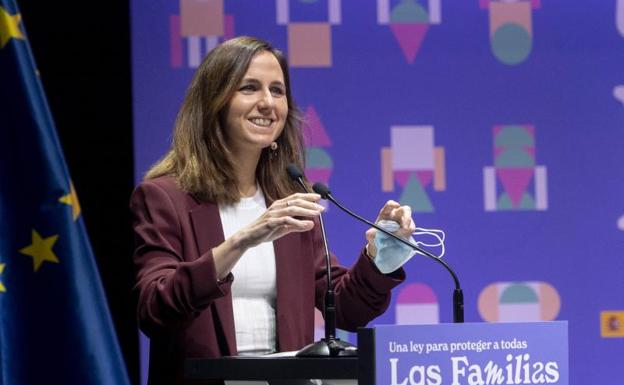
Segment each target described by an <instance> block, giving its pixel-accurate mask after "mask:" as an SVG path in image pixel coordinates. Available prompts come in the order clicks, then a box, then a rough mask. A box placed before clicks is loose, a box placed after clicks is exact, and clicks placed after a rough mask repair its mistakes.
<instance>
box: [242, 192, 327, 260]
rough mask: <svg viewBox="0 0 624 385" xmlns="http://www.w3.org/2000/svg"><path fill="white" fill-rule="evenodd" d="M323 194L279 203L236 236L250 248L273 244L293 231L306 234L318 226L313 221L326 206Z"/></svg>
mask: <svg viewBox="0 0 624 385" xmlns="http://www.w3.org/2000/svg"><path fill="white" fill-rule="evenodd" d="M320 199H321V196H320V195H319V194H305V193H296V194H292V195H290V196H288V197H286V198H284V199H280V200H277V201H275V202H273V204H271V206H269V208H268V209H267V210H266V211H265V212H264V214H262V215H261V216H260V217H259V218H258V219H256V220H255V221H254V222H253V223H251V224H250V225H248V226H247V227H245V228H243V229H241V230H240V231H239V232H238V233H237V234H235V235H234V237H237V238H238V242H239V243H240V245H241V246H242V247H244V248H245V249H248V248H250V247H254V246H257V245H259V244H261V243H263V242H272V241H274V240H276V239H279V238H281V237H283V236H284V235H286V234H289V233H293V232H304V231H308V230H311V229H312V228H313V227H314V222H313V221H312V219H313V218H316V217H318V216H319V215H320V214H321V213H322V212H323V211H324V210H325V207H323V206H321V205H320V204H318V203H317V202H318V201H319V200H320Z"/></svg>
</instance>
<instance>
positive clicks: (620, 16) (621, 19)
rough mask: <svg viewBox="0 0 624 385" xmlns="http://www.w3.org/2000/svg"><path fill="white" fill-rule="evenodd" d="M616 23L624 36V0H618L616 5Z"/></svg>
mask: <svg viewBox="0 0 624 385" xmlns="http://www.w3.org/2000/svg"><path fill="white" fill-rule="evenodd" d="M615 25H616V26H617V30H618V32H620V35H622V37H624V0H617V3H616V5H615Z"/></svg>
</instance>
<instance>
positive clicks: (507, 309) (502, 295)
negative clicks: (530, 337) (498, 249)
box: [478, 282, 561, 322]
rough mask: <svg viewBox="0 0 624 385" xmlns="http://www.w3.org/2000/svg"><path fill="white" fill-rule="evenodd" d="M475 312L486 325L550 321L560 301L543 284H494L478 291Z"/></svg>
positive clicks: (553, 289)
mask: <svg viewBox="0 0 624 385" xmlns="http://www.w3.org/2000/svg"><path fill="white" fill-rule="evenodd" d="M478 309H479V314H480V315H481V318H482V319H483V320H485V321H488V322H532V321H552V320H554V319H555V318H557V315H558V314H559V310H560V309H561V299H560V297H559V293H557V290H556V289H555V288H554V287H553V286H551V285H550V284H548V283H546V282H496V283H492V284H490V285H488V286H486V287H485V288H484V289H483V290H482V291H481V293H480V294H479V299H478Z"/></svg>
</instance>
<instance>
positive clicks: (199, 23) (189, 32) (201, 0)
mask: <svg viewBox="0 0 624 385" xmlns="http://www.w3.org/2000/svg"><path fill="white" fill-rule="evenodd" d="M180 18H181V21H182V33H181V35H182V36H184V37H189V36H197V37H208V36H223V34H224V32H225V26H224V13H223V0H180Z"/></svg>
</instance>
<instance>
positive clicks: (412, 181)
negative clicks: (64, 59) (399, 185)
mask: <svg viewBox="0 0 624 385" xmlns="http://www.w3.org/2000/svg"><path fill="white" fill-rule="evenodd" d="M399 202H401V204H402V205H407V206H410V207H411V208H412V210H413V211H415V212H419V213H431V212H433V205H432V204H431V201H430V200H429V196H428V195H427V192H426V191H425V189H424V188H423V186H422V184H421V182H420V180H418V178H416V176H415V174H413V173H410V174H409V178H408V180H407V183H406V184H405V187H404V188H403V193H402V194H401V197H400V198H399Z"/></svg>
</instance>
